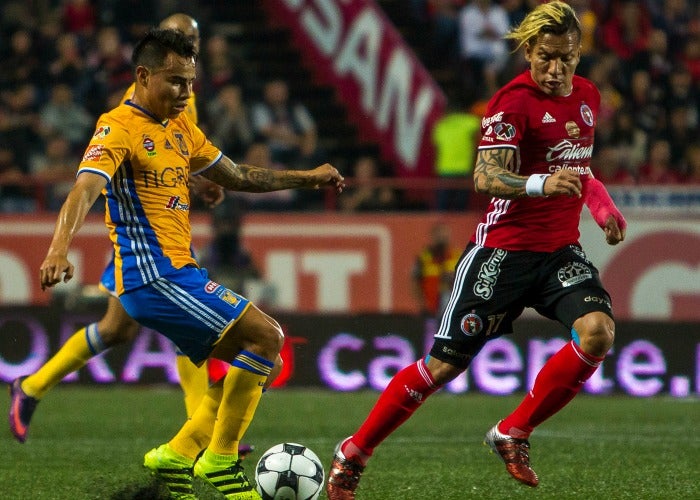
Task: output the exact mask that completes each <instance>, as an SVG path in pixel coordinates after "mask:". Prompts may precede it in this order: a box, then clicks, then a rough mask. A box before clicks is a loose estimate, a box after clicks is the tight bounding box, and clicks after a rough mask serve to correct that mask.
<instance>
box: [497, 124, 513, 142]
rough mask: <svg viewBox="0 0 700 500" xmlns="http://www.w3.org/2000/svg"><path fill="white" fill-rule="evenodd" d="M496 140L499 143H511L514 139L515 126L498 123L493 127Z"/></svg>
mask: <svg viewBox="0 0 700 500" xmlns="http://www.w3.org/2000/svg"><path fill="white" fill-rule="evenodd" d="M493 131H494V133H495V134H496V138H497V139H498V140H501V141H512V140H513V138H514V137H515V126H513V125H511V124H510V123H499V124H497V125H496V126H495V127H493Z"/></svg>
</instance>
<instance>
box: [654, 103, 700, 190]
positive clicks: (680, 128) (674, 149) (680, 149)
mask: <svg viewBox="0 0 700 500" xmlns="http://www.w3.org/2000/svg"><path fill="white" fill-rule="evenodd" d="M696 114H697V109H690V108H688V107H686V106H675V107H673V108H672V109H670V110H669V111H668V126H667V128H666V131H665V133H664V134H663V135H659V136H658V138H665V139H666V140H667V141H668V144H669V146H670V150H671V169H672V170H673V171H674V172H675V173H677V174H678V175H679V176H680V177H683V175H684V174H685V172H684V170H683V169H684V168H685V148H686V146H687V145H688V144H690V143H691V142H693V141H695V140H696V139H697V138H698V137H700V131H699V130H698V128H697V127H695V126H693V122H694V121H695V117H696ZM691 116H692V117H693V118H692V119H691ZM650 156H651V155H650Z"/></svg>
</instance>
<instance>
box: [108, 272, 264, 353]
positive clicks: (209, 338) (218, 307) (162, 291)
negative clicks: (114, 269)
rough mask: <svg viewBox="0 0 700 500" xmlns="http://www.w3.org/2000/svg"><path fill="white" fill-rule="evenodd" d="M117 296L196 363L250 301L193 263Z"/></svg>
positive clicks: (149, 325)
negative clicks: (213, 278) (211, 277)
mask: <svg viewBox="0 0 700 500" xmlns="http://www.w3.org/2000/svg"><path fill="white" fill-rule="evenodd" d="M119 300H120V301H121V303H122V305H123V306H124V309H126V312H127V313H129V316H131V317H132V318H134V319H135V320H136V321H138V322H139V323H141V324H142V325H144V326H147V327H148V328H151V329H153V330H156V331H158V332H160V333H161V334H163V335H165V336H166V337H168V338H169V339H170V340H172V341H173V342H174V343H175V345H176V346H177V347H178V348H179V349H180V350H181V351H182V352H183V353H184V354H185V355H187V356H188V357H189V358H190V359H191V360H192V362H193V363H195V364H197V365H199V364H201V363H202V362H203V361H204V360H206V359H207V357H209V354H210V353H211V351H212V350H213V349H214V346H215V345H216V343H217V342H218V341H219V339H220V338H221V336H222V334H223V333H225V332H226V331H227V330H228V329H229V328H230V327H231V326H232V325H233V324H234V323H235V322H236V321H238V319H240V317H241V316H242V315H243V313H244V312H245V311H246V309H247V308H248V305H249V304H250V301H249V300H248V299H246V298H245V297H242V296H241V295H238V294H237V293H235V292H232V291H231V290H229V289H228V288H226V287H225V286H223V285H220V284H218V283H216V282H214V281H211V280H210V279H209V277H208V276H207V271H206V269H200V268H197V267H193V266H187V267H183V268H182V269H178V270H177V271H175V272H173V273H171V274H168V275H167V276H162V277H160V278H158V279H157V280H156V281H154V282H152V283H150V284H148V285H146V286H143V287H140V288H137V289H135V290H130V291H128V292H124V293H123V294H122V295H120V296H119ZM225 361H226V360H225Z"/></svg>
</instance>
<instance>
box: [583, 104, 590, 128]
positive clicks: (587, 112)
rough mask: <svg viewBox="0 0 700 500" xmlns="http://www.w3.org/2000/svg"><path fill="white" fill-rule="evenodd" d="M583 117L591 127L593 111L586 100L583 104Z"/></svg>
mask: <svg viewBox="0 0 700 500" xmlns="http://www.w3.org/2000/svg"><path fill="white" fill-rule="evenodd" d="M581 118H583V121H584V122H586V125H588V126H589V127H592V126H593V111H592V110H591V108H590V106H588V104H586V103H585V102H584V103H583V104H581Z"/></svg>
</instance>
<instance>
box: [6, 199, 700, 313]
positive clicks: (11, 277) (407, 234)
mask: <svg viewBox="0 0 700 500" xmlns="http://www.w3.org/2000/svg"><path fill="white" fill-rule="evenodd" d="M478 220H479V219H478V214H472V213H470V214H463V215H457V214H439V213H426V214H393V215H388V214H368V215H344V214H336V213H324V214H250V215H248V216H246V217H245V219H244V221H243V242H244V245H245V247H246V248H247V249H248V250H250V252H251V254H252V256H253V259H254V261H255V263H256V265H257V267H258V268H259V269H260V270H261V272H262V274H263V277H264V279H265V281H267V282H268V283H270V284H271V285H272V286H273V287H274V288H275V289H276V292H277V302H276V307H275V310H276V311H279V312H290V313H323V314H329V313H341V314H344V313H352V314H358V313H393V314H402V313H408V314H413V313H416V312H418V309H417V307H418V306H417V304H416V301H415V299H414V297H413V295H412V294H411V289H410V280H411V268H412V266H413V262H414V259H415V258H416V255H417V254H418V252H419V250H420V249H421V247H422V246H423V245H424V244H425V243H426V242H427V241H428V235H429V233H430V229H431V227H432V226H433V224H435V223H436V222H438V221H441V222H445V223H447V224H449V226H450V227H451V228H452V235H453V243H454V244H455V245H456V246H458V247H463V246H464V245H465V244H466V243H467V240H468V238H469V237H470V236H471V234H472V232H473V230H474V227H475V225H476V224H477V223H478ZM54 222H55V215H51V214H49V215H43V216H28V215H13V216H4V217H3V216H0V306H3V305H5V306H6V305H30V304H31V305H42V304H47V303H49V301H50V298H51V295H52V293H54V292H42V291H41V289H40V288H39V286H38V284H39V279H38V274H39V271H38V269H39V265H40V264H41V261H42V259H43V258H44V255H45V253H46V250H47V248H48V246H49V243H50V240H51V235H52V234H53V227H54ZM628 222H629V227H628V230H627V238H626V240H625V241H624V242H623V243H621V244H619V245H617V246H614V247H611V246H609V245H607V244H605V241H604V237H603V233H602V231H601V230H600V229H599V228H598V227H597V226H596V225H595V223H594V222H593V221H592V220H591V219H590V217H588V216H585V217H584V220H583V222H582V224H581V243H582V244H583V248H584V250H585V251H586V253H587V255H588V257H589V259H590V260H591V261H592V262H593V263H594V264H595V265H596V266H597V267H598V269H599V270H600V272H601V276H602V279H603V282H604V283H605V285H606V287H607V288H608V290H609V291H610V293H611V296H612V299H613V306H614V310H615V315H616V317H617V319H625V320H663V321H699V320H700V224H699V223H698V222H699V221H698V219H697V218H681V217H678V218H657V219H654V218H652V217H650V216H643V217H636V216H629V217H628ZM193 227H194V236H195V238H194V244H195V249H196V250H198V251H201V250H202V249H203V248H204V247H205V246H206V245H207V243H208V242H209V241H210V238H211V231H210V220H209V218H208V217H207V216H204V215H199V216H197V217H195V218H194V226H193ZM110 251H111V249H110V244H109V242H108V239H107V232H106V229H105V227H104V223H103V221H102V218H101V217H99V216H91V217H90V218H89V220H88V221H87V223H86V224H85V226H84V227H83V228H82V229H81V231H80V232H79V233H78V236H77V237H76V239H75V240H74V244H73V247H72V253H71V259H72V262H73V263H74V264H75V265H76V275H75V279H74V282H75V285H79V284H81V283H82V284H87V285H89V284H96V283H97V282H98V280H99V278H100V275H101V273H102V270H103V268H104V265H105V263H106V261H107V259H108V257H109V255H110ZM75 285H72V286H75ZM70 286H71V284H68V285H64V284H61V285H58V286H57V287H56V291H58V292H61V291H63V292H66V291H69V290H70ZM251 298H254V297H251ZM527 314H529V313H527Z"/></svg>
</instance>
